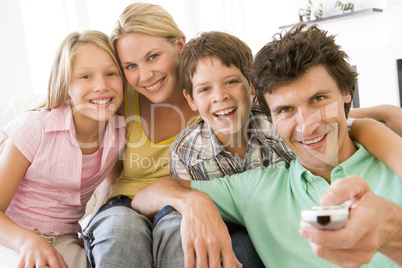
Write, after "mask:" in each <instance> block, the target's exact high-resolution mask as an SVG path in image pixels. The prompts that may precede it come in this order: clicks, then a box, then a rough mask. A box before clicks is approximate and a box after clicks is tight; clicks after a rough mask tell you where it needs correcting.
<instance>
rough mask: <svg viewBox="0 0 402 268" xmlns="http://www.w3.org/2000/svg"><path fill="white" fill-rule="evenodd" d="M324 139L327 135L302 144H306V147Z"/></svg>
mask: <svg viewBox="0 0 402 268" xmlns="http://www.w3.org/2000/svg"><path fill="white" fill-rule="evenodd" d="M324 137H325V135H323V136H321V137H318V138H316V139H314V140H308V141H302V142H301V143H303V144H306V145H309V144H313V143H316V142H319V141H321V140H322V139H323V138H324Z"/></svg>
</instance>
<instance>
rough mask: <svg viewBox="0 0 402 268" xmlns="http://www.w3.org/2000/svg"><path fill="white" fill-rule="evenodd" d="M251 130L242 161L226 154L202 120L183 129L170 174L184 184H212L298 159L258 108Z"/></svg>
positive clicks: (175, 145)
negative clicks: (211, 182)
mask: <svg viewBox="0 0 402 268" xmlns="http://www.w3.org/2000/svg"><path fill="white" fill-rule="evenodd" d="M246 125H247V124H246ZM248 126H249V127H248V131H249V135H248V137H249V140H248V142H247V150H246V155H245V158H244V159H243V158H241V157H238V156H236V155H233V154H231V153H230V152H227V151H225V148H224V147H223V145H222V144H221V142H220V141H219V140H218V138H217V137H216V135H215V134H214V132H213V130H212V129H211V128H210V127H209V125H208V124H206V123H205V122H204V120H203V119H202V118H200V119H199V120H198V121H197V122H196V123H195V124H194V125H192V126H190V127H188V128H186V129H184V130H183V131H182V132H181V133H180V134H179V135H178V136H177V138H176V140H175V141H174V143H173V145H172V147H171V148H170V157H169V158H170V174H171V175H172V177H175V178H180V179H185V180H211V179H215V178H221V177H224V176H225V175H232V174H237V173H241V172H243V171H246V170H249V169H253V168H256V167H260V166H269V165H272V164H275V163H277V162H280V161H285V162H284V164H285V165H286V163H287V164H289V163H290V161H291V160H293V159H295V156H294V154H293V152H292V151H290V149H289V148H288V147H287V146H286V145H285V143H284V142H283V141H282V139H281V138H280V137H279V135H278V133H276V131H275V129H274V127H273V126H272V124H271V123H270V122H269V121H268V118H267V117H266V116H265V115H264V114H263V113H262V112H261V110H260V109H259V108H258V106H257V105H255V104H254V105H253V108H252V110H251V114H250V119H249V122H248Z"/></svg>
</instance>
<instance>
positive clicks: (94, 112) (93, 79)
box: [69, 44, 123, 121]
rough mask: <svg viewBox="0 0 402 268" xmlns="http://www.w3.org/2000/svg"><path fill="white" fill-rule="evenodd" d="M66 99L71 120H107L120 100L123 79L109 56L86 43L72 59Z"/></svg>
mask: <svg viewBox="0 0 402 268" xmlns="http://www.w3.org/2000/svg"><path fill="white" fill-rule="evenodd" d="M69 97H70V99H71V104H72V106H73V113H74V120H75V121H76V120H88V119H90V120H96V121H106V120H108V119H109V117H110V116H112V115H114V114H115V112H116V110H117V108H119V106H120V104H121V103H122V101H123V80H122V77H121V75H120V73H119V69H118V67H117V66H116V64H115V62H114V61H113V59H112V57H111V56H110V55H109V53H108V52H106V51H105V50H103V49H101V48H98V47H97V46H94V45H90V44H85V45H82V46H81V47H80V48H78V50H77V52H76V54H75V56H74V65H73V74H72V81H71V85H70V88H69Z"/></svg>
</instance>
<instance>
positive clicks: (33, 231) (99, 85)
mask: <svg viewBox="0 0 402 268" xmlns="http://www.w3.org/2000/svg"><path fill="white" fill-rule="evenodd" d="M118 66H119V65H118V62H117V59H116V58H115V54H114V51H113V49H112V48H111V47H110V45H109V40H108V37H107V36H106V35H105V34H103V33H101V32H98V31H86V32H83V33H81V34H80V33H72V34H70V35H68V36H67V37H66V38H65V39H64V41H63V42H62V44H61V46H60V47H59V49H58V51H57V54H56V58H55V61H54V64H53V68H52V71H51V75H50V80H49V87H48V94H47V100H46V102H45V104H44V105H43V106H41V107H39V108H38V109H36V110H34V111H30V112H27V113H25V114H23V115H21V116H19V117H18V118H16V119H15V120H14V121H12V122H11V123H9V124H8V125H7V126H6V127H5V128H4V129H3V132H4V136H5V137H6V138H7V142H6V145H5V148H4V151H3V152H2V154H1V157H0V226H1V228H0V244H2V245H4V246H7V247H9V248H12V249H14V250H16V251H19V253H20V258H19V264H18V267H45V266H49V267H67V266H68V267H74V268H76V267H87V260H86V256H85V252H84V250H83V248H82V246H81V243H80V241H79V240H78V236H77V232H80V231H81V228H80V225H79V223H78V221H79V220H80V218H81V217H82V216H83V215H84V212H85V206H86V203H87V201H88V200H89V199H90V197H91V195H92V193H93V191H94V189H95V188H96V187H97V186H98V185H99V184H100V183H101V182H102V180H103V179H104V178H105V177H106V175H107V174H108V173H109V172H110V171H111V169H112V167H113V166H114V164H115V163H116V160H117V158H118V155H119V152H120V151H121V150H122V148H123V147H124V143H125V133H126V132H125V123H124V118H123V117H119V116H117V115H115V112H116V110H117V109H118V107H119V106H120V104H121V102H122V100H123V88H124V86H125V81H124V79H123V76H122V71H121V69H120V68H119V67H118ZM15 266H17V264H16V265H15Z"/></svg>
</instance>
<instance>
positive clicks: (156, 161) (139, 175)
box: [108, 87, 195, 199]
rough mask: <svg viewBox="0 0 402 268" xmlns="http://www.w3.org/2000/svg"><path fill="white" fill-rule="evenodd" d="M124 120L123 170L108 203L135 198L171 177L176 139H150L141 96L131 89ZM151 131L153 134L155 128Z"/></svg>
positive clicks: (126, 98) (127, 96)
mask: <svg viewBox="0 0 402 268" xmlns="http://www.w3.org/2000/svg"><path fill="white" fill-rule="evenodd" d="M124 116H125V118H126V123H127V144H126V149H125V153H124V160H123V166H124V168H123V172H122V174H121V176H120V178H118V179H117V180H116V182H115V184H114V185H113V187H112V191H111V194H110V196H109V198H108V199H110V198H113V197H115V196H117V195H126V196H128V197H130V198H133V197H134V195H135V194H136V193H137V192H138V190H140V189H141V188H142V187H144V186H146V185H148V184H150V183H152V182H154V181H156V180H158V179H159V178H162V177H166V176H169V175H170V173H169V149H170V146H171V145H172V143H173V141H174V140H175V138H176V136H174V137H171V138H169V139H167V140H164V141H161V142H159V143H153V142H152V141H150V140H149V139H148V137H147V136H146V135H145V133H144V131H143V128H142V125H141V120H140V109H139V95H138V92H136V91H135V90H134V89H132V88H131V87H129V88H128V90H127V92H126V97H125V115H124ZM194 122H195V121H194ZM194 122H193V123H194ZM150 129H151V130H152V131H154V128H153V127H152V126H151V127H150ZM151 135H152V133H151Z"/></svg>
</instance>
